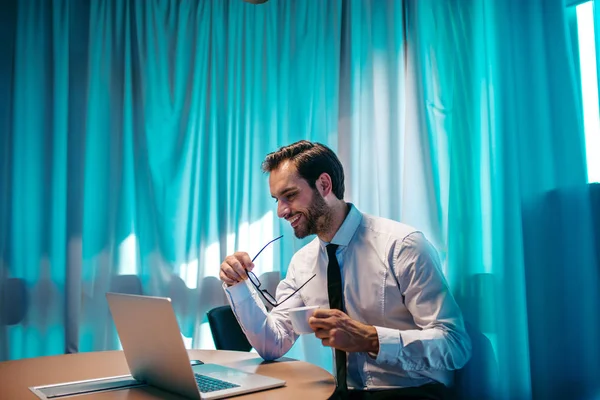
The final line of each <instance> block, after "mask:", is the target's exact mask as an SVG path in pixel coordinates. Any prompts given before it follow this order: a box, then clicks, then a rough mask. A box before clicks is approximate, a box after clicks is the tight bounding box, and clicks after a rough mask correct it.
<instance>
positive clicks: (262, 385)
mask: <svg viewBox="0 0 600 400" xmlns="http://www.w3.org/2000/svg"><path fill="white" fill-rule="evenodd" d="M106 298H107V300H108V305H109V307H110V312H111V314H112V317H113V320H114V321H115V325H116V327H117V332H118V333H119V338H120V339H121V345H122V346H123V351H124V353H125V358H126V359H127V364H128V365H129V370H130V371H131V375H132V376H133V377H134V378H135V379H136V380H138V381H140V382H144V383H147V384H148V385H151V386H155V387H158V388H161V389H164V390H167V391H169V392H173V393H177V394H180V395H182V396H185V397H188V398H190V399H220V398H224V397H231V396H236V395H239V394H243V393H249V392H256V391H259V390H265V389H271V388H275V387H280V386H283V385H285V381H282V380H280V379H275V378H271V377H268V376H263V375H257V374H251V373H247V372H244V371H240V370H237V369H234V368H229V367H225V366H222V365H218V364H200V365H195V366H193V367H192V366H191V365H190V359H189V357H188V353H187V350H186V349H185V345H184V344H183V339H182V337H181V333H180V331H179V325H178V324H177V319H176V318H175V313H174V311H173V306H172V305H171V299H169V298H163V297H150V296H134V295H126V294H116V293H107V294H106Z"/></svg>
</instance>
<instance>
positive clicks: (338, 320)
mask: <svg viewBox="0 0 600 400" xmlns="http://www.w3.org/2000/svg"><path fill="white" fill-rule="evenodd" d="M393 250H394V253H393V261H391V262H393V263H394V268H393V270H394V272H396V273H397V275H396V279H398V284H399V286H400V289H401V290H402V295H403V296H404V302H405V305H406V307H407V308H408V310H409V311H410V313H411V314H412V316H413V319H414V322H415V324H416V325H417V326H418V327H419V328H421V329H412V330H398V329H392V328H386V327H381V326H372V325H366V324H363V323H361V322H359V321H356V320H354V319H352V318H350V317H349V316H348V315H347V314H345V313H344V312H342V311H339V310H327V309H323V310H316V311H315V313H314V314H313V317H311V318H310V320H309V323H310V325H311V327H312V328H313V330H314V331H315V335H316V337H317V338H319V339H321V342H322V343H323V345H324V346H331V347H334V348H336V349H340V350H343V351H346V352H365V353H368V354H369V355H370V356H371V357H372V358H375V359H376V362H377V363H380V364H389V365H398V366H400V367H401V368H402V369H404V370H412V371H416V370H454V369H459V368H462V366H463V365H465V363H466V362H467V361H468V360H469V357H470V353H471V341H470V339H469V336H468V334H467V333H466V331H465V328H464V323H463V319H462V314H461V312H460V309H459V307H458V305H457V304H456V301H455V300H454V298H453V297H452V295H451V294H450V291H449V289H448V285H447V284H446V280H445V279H444V276H443V274H442V272H441V268H440V262H439V258H438V257H437V252H436V251H435V249H434V248H433V247H432V246H431V245H430V244H429V242H427V240H426V239H425V238H424V237H423V235H422V234H421V233H414V234H412V235H410V236H408V237H407V238H406V239H405V240H404V241H403V242H402V243H398V244H397V247H396V248H395V249H393Z"/></svg>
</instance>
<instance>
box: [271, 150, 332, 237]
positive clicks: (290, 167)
mask: <svg viewBox="0 0 600 400" xmlns="http://www.w3.org/2000/svg"><path fill="white" fill-rule="evenodd" d="M269 186H270V188H271V196H272V197H273V198H274V199H275V200H276V201H277V216H278V217H279V218H285V220H286V221H288V222H289V223H290V225H291V226H292V228H293V229H294V234H295V235H296V237H298V238H300V239H302V238H304V237H306V236H308V235H312V234H319V232H324V230H325V229H326V228H327V225H328V224H329V222H330V220H331V213H330V210H329V206H328V205H327V203H326V202H325V200H324V199H323V196H321V194H320V193H319V192H318V191H317V190H316V189H313V188H311V187H310V185H309V184H308V182H307V181H306V180H305V179H303V178H302V177H300V175H298V172H297V170H296V166H295V165H294V164H293V163H291V162H289V161H285V162H283V163H282V164H281V165H280V166H279V168H277V169H275V170H273V171H271V174H270V176H269Z"/></svg>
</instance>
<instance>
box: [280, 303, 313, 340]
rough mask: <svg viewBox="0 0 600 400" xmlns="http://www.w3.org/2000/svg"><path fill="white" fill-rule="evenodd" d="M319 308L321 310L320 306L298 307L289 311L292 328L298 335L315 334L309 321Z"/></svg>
mask: <svg viewBox="0 0 600 400" xmlns="http://www.w3.org/2000/svg"><path fill="white" fill-rule="evenodd" d="M317 308H319V306H306V307H297V308H290V309H289V310H288V312H289V316H290V320H291V321H292V326H293V327H294V330H295V331H296V333H298V334H300V335H301V334H303V333H313V330H312V329H311V328H310V325H309V324H308V319H309V318H310V317H312V315H313V313H314V312H315V310H316V309H317Z"/></svg>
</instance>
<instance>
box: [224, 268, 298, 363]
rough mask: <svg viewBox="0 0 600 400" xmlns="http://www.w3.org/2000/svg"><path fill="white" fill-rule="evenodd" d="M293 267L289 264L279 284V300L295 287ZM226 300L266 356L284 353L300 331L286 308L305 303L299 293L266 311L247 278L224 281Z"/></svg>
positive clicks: (276, 356)
mask: <svg viewBox="0 0 600 400" xmlns="http://www.w3.org/2000/svg"><path fill="white" fill-rule="evenodd" d="M293 271H294V268H292V267H291V266H290V269H289V270H288V275H287V277H286V279H285V280H283V281H281V282H280V283H279V286H278V287H277V294H276V297H277V300H278V301H280V300H281V299H285V298H286V297H287V296H288V295H290V294H291V293H293V292H294V290H295V279H294V276H293ZM223 288H224V289H225V293H226V295H227V300H228V301H229V304H230V305H231V309H232V310H233V313H234V314H235V316H236V318H237V320H238V322H239V323H240V326H241V327H242V330H243V331H244V333H245V334H246V337H247V338H248V341H249V342H250V344H251V345H252V347H254V348H255V349H256V351H257V352H258V354H259V355H260V356H261V357H262V358H263V359H265V360H274V359H276V358H279V357H281V356H283V355H284V354H285V353H287V352H288V351H289V349H290V348H291V347H292V345H293V344H294V342H295V341H296V339H297V338H298V335H297V334H296V333H295V332H294V330H293V328H292V325H291V322H290V321H289V319H288V318H287V313H285V312H284V311H285V310H287V309H289V308H292V307H301V306H303V305H304V304H303V303H302V299H301V298H300V296H294V297H292V298H291V299H289V300H288V301H286V302H285V303H284V304H282V305H281V306H279V307H275V308H274V309H273V310H271V312H270V313H269V312H267V309H266V307H265V305H264V304H263V302H262V300H261V299H260V295H259V294H258V292H257V291H256V289H255V288H254V286H252V284H251V283H250V282H249V281H248V280H245V281H242V282H239V283H237V284H235V285H233V286H227V284H226V283H224V284H223Z"/></svg>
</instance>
